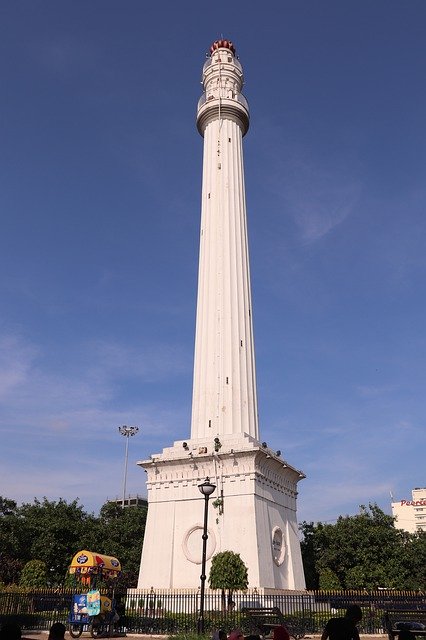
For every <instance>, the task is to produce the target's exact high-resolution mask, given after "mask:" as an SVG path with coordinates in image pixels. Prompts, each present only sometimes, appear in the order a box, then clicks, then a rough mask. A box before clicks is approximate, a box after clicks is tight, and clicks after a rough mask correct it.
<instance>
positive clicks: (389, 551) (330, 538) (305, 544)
mask: <svg viewBox="0 0 426 640" xmlns="http://www.w3.org/2000/svg"><path fill="white" fill-rule="evenodd" d="M301 531H302V534H303V540H302V543H301V547H302V558H303V564H304V568H305V578H306V583H307V587H308V588H309V589H318V588H321V589H336V588H340V589H361V588H367V589H375V588H377V587H388V588H395V589H424V588H425V586H426V582H425V569H424V567H425V560H426V534H424V533H420V534H408V533H406V532H404V531H402V530H400V529H396V528H395V526H394V518H393V517H392V516H389V515H387V514H385V513H384V512H383V511H382V510H381V509H380V508H379V507H378V506H377V505H376V504H369V506H368V507H365V506H361V507H360V511H359V513H358V514H357V515H355V516H340V517H339V518H338V520H337V522H336V523H335V524H323V523H320V522H319V523H317V524H314V523H312V522H311V523H307V522H304V523H302V525H301ZM422 559H423V562H422Z"/></svg>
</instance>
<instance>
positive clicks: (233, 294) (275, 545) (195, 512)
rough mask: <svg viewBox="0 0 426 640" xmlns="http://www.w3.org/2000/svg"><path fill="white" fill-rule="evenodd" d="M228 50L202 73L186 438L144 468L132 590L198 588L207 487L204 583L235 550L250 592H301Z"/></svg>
mask: <svg viewBox="0 0 426 640" xmlns="http://www.w3.org/2000/svg"><path fill="white" fill-rule="evenodd" d="M242 86H243V71H242V67H241V64H240V62H239V60H238V59H237V57H236V55H235V49H234V47H233V45H232V43H231V42H230V41H227V40H219V41H216V42H215V43H213V45H212V47H211V50H210V54H209V56H208V58H207V60H206V62H205V64H204V67H203V87H204V93H203V95H202V97H201V99H200V101H199V103H198V110H197V127H198V131H199V133H200V134H201V135H202V136H203V138H204V154H203V182H202V197H201V232H200V260H199V274H198V299H197V319H196V337H195V355H194V381H193V399H192V422H191V437H190V438H188V439H187V440H186V441H178V442H175V443H174V445H173V446H171V447H168V448H165V449H163V451H162V452H161V453H159V454H155V455H153V456H151V458H150V459H149V460H145V461H141V462H140V463H139V464H140V466H142V467H143V468H144V469H145V471H146V473H147V489H148V503H149V508H148V518H147V523H146V530H145V538H144V544H143V550H142V560H141V568H140V575H139V582H138V587H139V588H150V587H155V588H185V587H186V588H191V587H197V586H198V583H199V578H200V566H201V555H202V532H203V522H202V520H203V509H204V499H203V497H202V495H201V494H200V492H199V490H198V485H199V484H200V483H201V482H203V481H204V479H205V478H206V477H209V478H210V480H211V482H213V483H214V484H215V485H216V491H215V493H214V494H213V495H212V498H211V499H210V503H209V527H208V541H207V542H208V544H207V575H208V573H209V568H210V560H211V557H212V556H213V554H215V553H217V552H219V551H227V550H230V551H235V552H238V553H240V555H241V558H242V559H243V561H244V562H245V564H246V565H247V567H248V578H249V586H250V587H258V588H271V589H304V588H305V580H304V574H303V566H302V560H301V553H300V543H299V537H298V525H297V517H296V498H297V483H298V481H299V480H300V479H302V478H304V474H303V473H302V472H301V471H299V470H297V469H296V468H295V467H293V466H291V465H290V464H289V463H288V462H287V461H286V460H284V459H283V458H282V457H281V454H280V452H274V451H272V450H271V449H270V448H268V446H267V444H266V443H261V442H260V440H259V426H258V414H257V397H256V374H255V357H254V341H253V323H252V302H251V290H250V271H249V256H248V237H247V217H246V201H245V187H244V167H243V137H244V135H245V134H246V133H247V130H248V127H249V109H248V104H247V101H246V99H245V98H244V96H243V94H242V93H241V91H242Z"/></svg>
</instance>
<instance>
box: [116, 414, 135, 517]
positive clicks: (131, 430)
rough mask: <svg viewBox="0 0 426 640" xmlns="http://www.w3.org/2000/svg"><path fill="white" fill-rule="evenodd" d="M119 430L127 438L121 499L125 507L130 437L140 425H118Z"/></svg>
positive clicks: (122, 505)
mask: <svg viewBox="0 0 426 640" xmlns="http://www.w3.org/2000/svg"><path fill="white" fill-rule="evenodd" d="M118 430H119V432H120V433H121V435H122V436H124V437H125V438H126V453H125V455H124V477H123V499H122V501H121V507H122V508H123V509H124V503H125V501H126V482H127V460H128V457H129V438H130V436H135V435H136V434H137V432H138V431H139V427H127V426H126V425H123V426H122V427H118Z"/></svg>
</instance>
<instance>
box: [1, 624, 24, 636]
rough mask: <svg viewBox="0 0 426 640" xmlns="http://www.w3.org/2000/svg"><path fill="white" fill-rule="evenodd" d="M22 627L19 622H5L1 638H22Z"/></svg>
mask: <svg viewBox="0 0 426 640" xmlns="http://www.w3.org/2000/svg"><path fill="white" fill-rule="evenodd" d="M21 637H22V632H21V627H20V626H19V624H18V623H17V622H4V623H3V624H2V626H1V629H0V639H1V640H21Z"/></svg>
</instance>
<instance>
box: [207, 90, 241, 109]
mask: <svg viewBox="0 0 426 640" xmlns="http://www.w3.org/2000/svg"><path fill="white" fill-rule="evenodd" d="M210 100H219V98H216V97H215V96H209V97H207V96H206V94H205V93H203V95H202V96H201V98H200V99H199V100H198V104H197V111H198V110H199V109H201V107H202V106H203V104H205V103H206V102H210ZM221 100H233V101H234V102H238V103H239V104H241V105H242V106H243V107H244V108H245V109H247V111H248V110H249V106H248V102H247V100H246V98H245V97H244V96H243V94H242V93H237V94H235V95H234V96H233V97H232V98H230V97H228V96H221Z"/></svg>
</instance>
